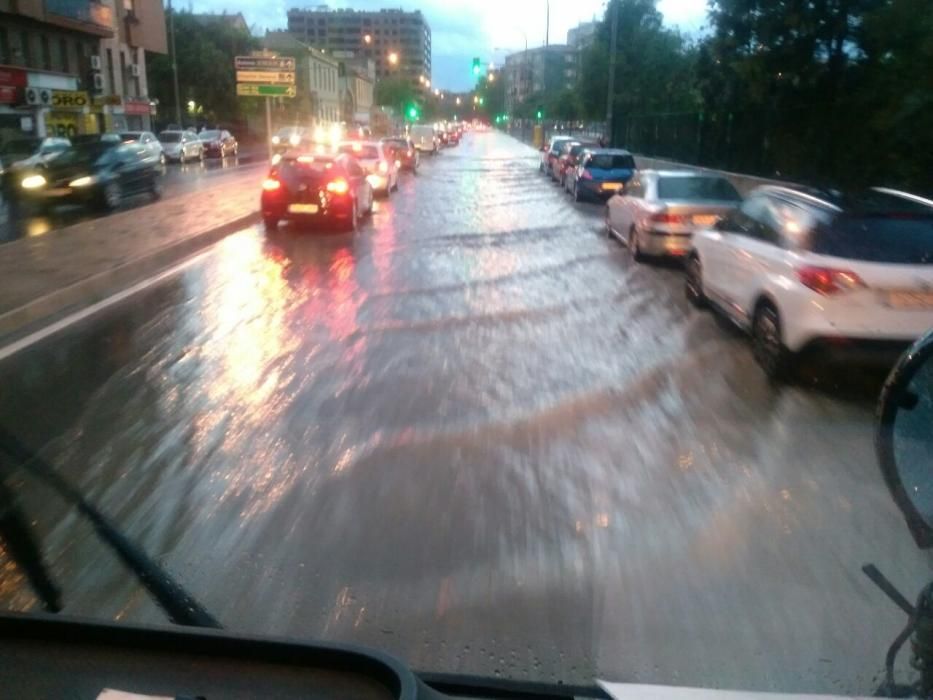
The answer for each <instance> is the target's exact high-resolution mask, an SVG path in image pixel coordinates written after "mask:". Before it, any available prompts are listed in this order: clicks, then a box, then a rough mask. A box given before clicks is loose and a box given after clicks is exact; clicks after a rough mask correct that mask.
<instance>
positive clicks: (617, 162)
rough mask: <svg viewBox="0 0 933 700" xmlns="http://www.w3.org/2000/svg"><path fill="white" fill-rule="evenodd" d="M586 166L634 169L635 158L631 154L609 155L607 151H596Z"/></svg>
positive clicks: (600, 168)
mask: <svg viewBox="0 0 933 700" xmlns="http://www.w3.org/2000/svg"><path fill="white" fill-rule="evenodd" d="M587 167H589V168H597V169H599V170H634V169H635V159H634V158H633V157H632V156H625V155H621V154H616V155H610V154H608V153H597V154H596V155H594V156H593V157H592V158H590V162H589V163H587Z"/></svg>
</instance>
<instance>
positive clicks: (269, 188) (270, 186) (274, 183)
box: [262, 177, 282, 192]
mask: <svg viewBox="0 0 933 700" xmlns="http://www.w3.org/2000/svg"><path fill="white" fill-rule="evenodd" d="M281 186H282V183H281V182H279V181H278V180H276V179H275V178H274V177H267V178H266V179H265V180H263V181H262V189H264V190H265V191H266V192H274V191H275V190H277V189H279V188H280V187H281Z"/></svg>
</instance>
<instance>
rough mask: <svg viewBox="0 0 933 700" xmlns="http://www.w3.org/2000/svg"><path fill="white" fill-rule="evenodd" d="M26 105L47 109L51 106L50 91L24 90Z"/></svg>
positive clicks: (44, 89) (30, 88)
mask: <svg viewBox="0 0 933 700" xmlns="http://www.w3.org/2000/svg"><path fill="white" fill-rule="evenodd" d="M26 104H28V105H35V106H37V107H48V106H49V105H50V104H52V91H51V90H49V89H48V88H34V87H29V88H26Z"/></svg>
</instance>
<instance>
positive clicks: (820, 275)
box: [797, 265, 866, 296]
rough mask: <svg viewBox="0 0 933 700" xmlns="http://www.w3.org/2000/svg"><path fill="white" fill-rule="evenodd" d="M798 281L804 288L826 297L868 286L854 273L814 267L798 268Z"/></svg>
mask: <svg viewBox="0 0 933 700" xmlns="http://www.w3.org/2000/svg"><path fill="white" fill-rule="evenodd" d="M797 279H798V280H800V284H802V285H803V286H804V287H808V288H809V289H812V290H813V291H814V292H816V293H817V294H823V295H826V296H829V295H832V294H840V293H842V292H849V291H852V290H853V289H858V288H860V287H865V286H866V284H865V282H863V281H862V278H861V277H859V276H858V275H857V274H855V273H854V272H851V271H849V270H837V269H835V268H832V267H816V266H814V265H807V266H806V267H798V268H797Z"/></svg>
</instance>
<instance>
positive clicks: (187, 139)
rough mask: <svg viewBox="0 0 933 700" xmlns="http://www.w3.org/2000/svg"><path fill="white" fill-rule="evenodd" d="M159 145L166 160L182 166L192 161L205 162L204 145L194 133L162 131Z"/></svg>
mask: <svg viewBox="0 0 933 700" xmlns="http://www.w3.org/2000/svg"><path fill="white" fill-rule="evenodd" d="M159 143H161V144H162V152H163V153H164V154H165V158H166V160H172V161H177V162H178V163H181V164H182V165H184V164H185V163H187V162H188V161H192V160H197V161H203V160H204V144H202V143H201V139H199V138H198V137H197V134H195V133H194V132H193V131H161V132H159Z"/></svg>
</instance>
